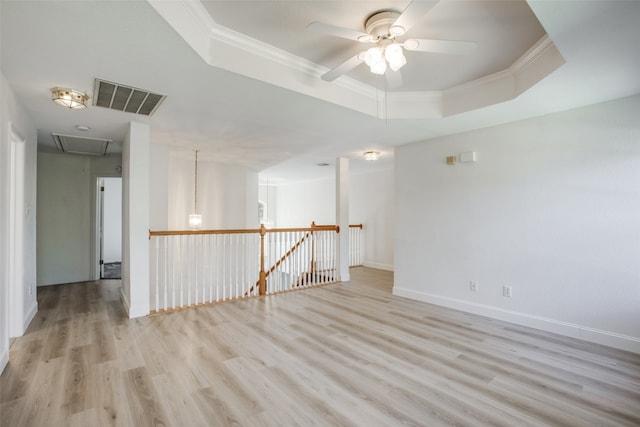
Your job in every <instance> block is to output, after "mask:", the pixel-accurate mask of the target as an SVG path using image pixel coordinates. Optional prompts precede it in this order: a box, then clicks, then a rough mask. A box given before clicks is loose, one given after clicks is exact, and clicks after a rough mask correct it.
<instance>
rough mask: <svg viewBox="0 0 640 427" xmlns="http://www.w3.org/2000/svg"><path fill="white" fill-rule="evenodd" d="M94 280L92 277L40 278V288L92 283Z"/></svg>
mask: <svg viewBox="0 0 640 427" xmlns="http://www.w3.org/2000/svg"><path fill="white" fill-rule="evenodd" d="M92 280H93V279H92V278H91V277H90V276H84V277H80V276H64V277H45V278H41V277H39V278H38V287H40V286H51V285H64V284H66V283H78V282H90V281H92Z"/></svg>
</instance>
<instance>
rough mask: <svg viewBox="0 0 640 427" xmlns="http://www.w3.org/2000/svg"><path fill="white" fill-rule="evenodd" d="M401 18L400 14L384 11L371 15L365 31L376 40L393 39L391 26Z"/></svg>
mask: <svg viewBox="0 0 640 427" xmlns="http://www.w3.org/2000/svg"><path fill="white" fill-rule="evenodd" d="M399 16H400V13H399V12H394V11H383V12H377V13H375V14H373V15H371V16H370V17H369V18H368V19H367V21H366V22H365V25H364V29H365V31H366V32H367V34H370V35H371V36H372V37H373V38H374V39H379V40H382V39H386V38H393V36H392V35H391V26H392V25H393V23H394V22H396V20H397V19H398V17H399Z"/></svg>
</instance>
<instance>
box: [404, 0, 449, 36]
mask: <svg viewBox="0 0 640 427" xmlns="http://www.w3.org/2000/svg"><path fill="white" fill-rule="evenodd" d="M438 2H439V0H413V1H412V2H411V3H409V6H407V8H406V9H405V10H404V12H402V14H401V15H400V16H399V17H398V19H396V22H394V23H393V26H394V27H402V28H403V29H404V33H406V32H407V31H409V30H410V29H411V27H413V26H414V25H415V24H416V23H417V22H418V21H419V20H420V19H422V17H423V16H424V15H426V14H427V12H429V11H430V10H431V9H432V8H433V7H434V6H435V5H436V4H438Z"/></svg>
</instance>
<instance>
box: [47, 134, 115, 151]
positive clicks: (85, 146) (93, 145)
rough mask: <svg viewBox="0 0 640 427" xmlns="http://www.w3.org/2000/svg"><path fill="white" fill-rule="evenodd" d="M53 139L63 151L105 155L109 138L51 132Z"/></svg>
mask: <svg viewBox="0 0 640 427" xmlns="http://www.w3.org/2000/svg"><path fill="white" fill-rule="evenodd" d="M51 136H53V141H54V142H55V143H56V146H57V147H58V150H60V151H62V152H63V153H72V154H88V155H90V156H106V155H107V150H108V148H109V143H110V142H111V140H109V139H98V138H85V137H78V136H72V135H60V134H58V133H52V134H51Z"/></svg>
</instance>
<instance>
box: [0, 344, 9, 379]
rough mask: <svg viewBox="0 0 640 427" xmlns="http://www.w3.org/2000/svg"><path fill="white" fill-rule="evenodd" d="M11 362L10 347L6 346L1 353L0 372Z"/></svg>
mask: <svg viewBox="0 0 640 427" xmlns="http://www.w3.org/2000/svg"><path fill="white" fill-rule="evenodd" d="M8 364H9V349H8V348H6V349H4V350H3V351H2V354H0V374H2V372H3V371H4V368H6V367H7V365H8Z"/></svg>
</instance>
